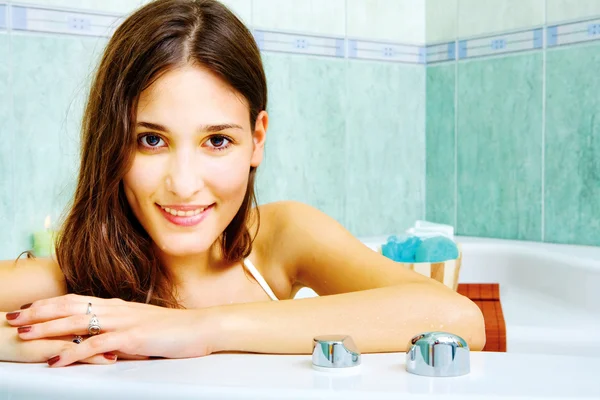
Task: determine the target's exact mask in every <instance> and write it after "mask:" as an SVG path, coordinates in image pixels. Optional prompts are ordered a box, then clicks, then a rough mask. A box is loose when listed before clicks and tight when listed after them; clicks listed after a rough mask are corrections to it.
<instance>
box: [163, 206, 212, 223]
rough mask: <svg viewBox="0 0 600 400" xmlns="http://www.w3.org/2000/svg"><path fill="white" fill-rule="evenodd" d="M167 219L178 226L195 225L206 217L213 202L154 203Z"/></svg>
mask: <svg viewBox="0 0 600 400" xmlns="http://www.w3.org/2000/svg"><path fill="white" fill-rule="evenodd" d="M156 206H157V207H158V209H159V210H160V212H161V214H162V215H163V216H164V217H165V219H166V220H167V221H169V222H170V223H172V224H174V225H178V226H186V227H189V226H195V225H198V224H199V223H200V222H202V221H203V220H204V218H206V216H207V215H208V214H209V213H210V211H211V210H212V208H213V206H214V203H213V204H210V205H208V206H204V205H185V206H184V205H181V206H175V205H169V206H162V205H159V204H157V205H156Z"/></svg>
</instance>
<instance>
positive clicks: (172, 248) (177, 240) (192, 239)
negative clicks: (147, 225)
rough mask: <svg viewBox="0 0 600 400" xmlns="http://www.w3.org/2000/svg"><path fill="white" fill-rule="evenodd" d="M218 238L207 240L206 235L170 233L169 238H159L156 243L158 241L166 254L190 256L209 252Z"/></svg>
mask: <svg viewBox="0 0 600 400" xmlns="http://www.w3.org/2000/svg"><path fill="white" fill-rule="evenodd" d="M216 239H217V238H213V239H211V240H207V238H206V237H198V236H197V235H191V234H182V235H170V236H169V237H168V238H167V237H163V238H159V240H157V241H155V243H158V244H159V246H158V247H159V248H160V250H161V251H162V252H164V253H166V254H169V255H172V256H188V255H192V254H199V253H204V252H207V251H208V250H209V249H210V248H211V246H212V245H213V243H214V242H215V240H216Z"/></svg>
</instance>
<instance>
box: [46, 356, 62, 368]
mask: <svg viewBox="0 0 600 400" xmlns="http://www.w3.org/2000/svg"><path fill="white" fill-rule="evenodd" d="M58 360H60V356H54V357H52V358H51V359H49V360H48V365H50V366H52V365H54V364H56V363H57V362H58Z"/></svg>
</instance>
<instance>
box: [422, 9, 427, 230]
mask: <svg viewBox="0 0 600 400" xmlns="http://www.w3.org/2000/svg"><path fill="white" fill-rule="evenodd" d="M423 38H424V39H425V40H424V42H425V44H424V45H423V46H424V47H425V64H424V65H423V67H424V69H425V76H424V81H425V82H424V85H423V91H424V92H425V93H424V96H423V98H424V99H425V107H424V109H423V113H424V114H425V115H424V117H423V184H422V190H423V210H422V217H423V220H425V221H426V220H427V1H425V2H424V12H423Z"/></svg>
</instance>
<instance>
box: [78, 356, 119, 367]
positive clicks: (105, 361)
mask: <svg viewBox="0 0 600 400" xmlns="http://www.w3.org/2000/svg"><path fill="white" fill-rule="evenodd" d="M118 359H121V357H119V356H118V355H117V354H115V353H104V354H97V355H95V356H92V357H88V358H85V359H83V360H81V361H79V362H80V363H82V364H95V365H110V364H114V363H116V362H117V360H118Z"/></svg>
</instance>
